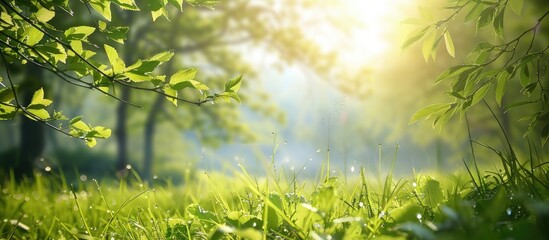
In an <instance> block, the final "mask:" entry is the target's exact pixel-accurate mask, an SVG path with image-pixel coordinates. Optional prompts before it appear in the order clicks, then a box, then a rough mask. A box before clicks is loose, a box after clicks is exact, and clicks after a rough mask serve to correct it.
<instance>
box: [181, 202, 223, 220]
mask: <svg viewBox="0 0 549 240" xmlns="http://www.w3.org/2000/svg"><path fill="white" fill-rule="evenodd" d="M186 210H187V213H189V214H190V215H192V216H194V217H196V218H198V219H199V220H200V221H203V223H212V222H217V216H216V214H215V213H213V212H210V211H207V210H205V209H203V208H202V207H201V206H200V205H198V204H196V203H193V204H191V205H189V206H187V209H186Z"/></svg>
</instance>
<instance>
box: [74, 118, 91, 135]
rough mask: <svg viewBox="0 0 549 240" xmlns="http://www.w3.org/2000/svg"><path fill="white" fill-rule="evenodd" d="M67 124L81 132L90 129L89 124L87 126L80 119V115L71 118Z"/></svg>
mask: <svg viewBox="0 0 549 240" xmlns="http://www.w3.org/2000/svg"><path fill="white" fill-rule="evenodd" d="M69 125H70V127H71V128H74V129H75V130H78V131H81V132H89V131H91V130H92V129H91V128H90V126H88V125H87V124H86V123H84V122H83V121H82V116H79V117H75V118H73V119H71V120H70V122H69Z"/></svg>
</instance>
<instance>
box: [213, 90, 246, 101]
mask: <svg viewBox="0 0 549 240" xmlns="http://www.w3.org/2000/svg"><path fill="white" fill-rule="evenodd" d="M217 98H219V99H217ZM230 98H232V99H234V100H235V101H237V102H238V103H241V101H240V96H238V94H237V93H235V92H223V93H221V94H218V95H217V96H216V100H224V99H227V100H230ZM227 102H229V101H227Z"/></svg>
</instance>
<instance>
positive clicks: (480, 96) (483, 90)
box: [471, 84, 492, 105]
mask: <svg viewBox="0 0 549 240" xmlns="http://www.w3.org/2000/svg"><path fill="white" fill-rule="evenodd" d="M491 86H492V84H485V85H484V86H482V87H480V88H479V89H478V90H477V91H476V92H475V94H473V100H472V102H471V105H475V104H477V103H478V102H479V101H480V100H482V99H483V98H484V96H485V95H486V93H487V92H488V90H490V87H491Z"/></svg>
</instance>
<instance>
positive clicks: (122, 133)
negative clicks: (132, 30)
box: [115, 13, 136, 177]
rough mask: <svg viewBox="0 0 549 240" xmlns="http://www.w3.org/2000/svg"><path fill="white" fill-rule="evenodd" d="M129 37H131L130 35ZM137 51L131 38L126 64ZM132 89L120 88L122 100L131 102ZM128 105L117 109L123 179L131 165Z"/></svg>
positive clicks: (118, 165) (119, 164) (128, 20)
mask: <svg viewBox="0 0 549 240" xmlns="http://www.w3.org/2000/svg"><path fill="white" fill-rule="evenodd" d="M126 14H127V15H126V18H125V19H124V21H125V22H126V24H129V23H131V21H132V15H131V14H129V13H126ZM128 36H129V35H128ZM135 50H136V41H135V40H133V39H132V38H129V39H128V40H127V41H126V44H124V56H123V58H124V62H126V63H130V62H132V60H133V57H134V56H135ZM130 97H131V89H130V88H128V87H125V86H123V87H122V88H120V99H122V100H123V101H130ZM127 119H128V104H127V103H125V102H119V103H118V108H117V109H116V131H115V134H116V144H117V150H118V153H117V154H118V155H117V158H116V170H117V175H118V177H123V176H125V175H126V173H127V171H128V169H127V168H126V166H128V164H129V158H128V129H127V128H128V126H127V125H128V124H127Z"/></svg>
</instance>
